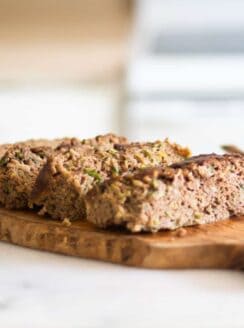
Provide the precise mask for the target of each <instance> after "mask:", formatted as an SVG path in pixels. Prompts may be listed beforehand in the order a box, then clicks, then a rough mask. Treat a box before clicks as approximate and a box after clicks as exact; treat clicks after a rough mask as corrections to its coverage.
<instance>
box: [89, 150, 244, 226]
mask: <svg viewBox="0 0 244 328" xmlns="http://www.w3.org/2000/svg"><path fill="white" fill-rule="evenodd" d="M85 204H86V213H87V220H88V221H90V222H92V223H94V224H95V225H97V226H99V227H103V228H105V227H109V226H124V227H126V228H127V229H128V230H130V231H132V232H138V231H151V232H155V231H158V230H161V229H169V230H173V229H176V228H179V227H183V226H190V225H196V224H204V223H210V222H215V221H219V220H223V219H227V218H230V217H232V216H234V215H243V214H244V156H242V155H234V154H233V155H222V156H221V155H215V154H212V155H205V156H199V157H193V158H191V159H189V160H185V161H183V162H180V163H176V164H173V165H171V166H170V167H166V168H162V167H158V168H151V169H145V170H142V171H141V172H139V173H136V174H132V175H128V176H124V177H119V178H115V179H111V180H110V181H107V182H105V183H103V184H101V185H97V186H95V187H94V188H93V190H91V191H90V192H89V193H88V194H87V197H86V200H85Z"/></svg>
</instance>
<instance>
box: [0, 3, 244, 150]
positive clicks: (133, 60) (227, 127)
mask: <svg viewBox="0 0 244 328" xmlns="http://www.w3.org/2000/svg"><path fill="white" fill-rule="evenodd" d="M0 113H1V118H0V142H1V143H3V142H11V141H16V140H20V139H27V138H39V137H48V138H53V137H58V136H64V135H66V136H77V137H90V136H93V135H96V134H101V133H105V132H109V131H112V132H116V133H119V134H124V135H126V136H128V137H129V138H130V139H132V140H149V139H151V140H154V139H159V138H164V137H167V136H168V137H170V139H171V140H173V141H177V142H179V143H181V144H183V145H184V144H185V145H189V146H190V147H191V148H192V149H193V152H194V153H199V152H212V151H215V152H219V151H220V148H219V145H220V144H223V143H232V144H236V145H237V146H239V147H243V148H244V1H243V0H231V1H230V0H197V1H196V0H184V1H182V0H137V1H136V0H134V1H133V0H89V1H85V0H69V1H68V0H59V1H55V0H42V1H36V0H21V1H18V0H0Z"/></svg>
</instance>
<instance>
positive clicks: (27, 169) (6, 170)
mask: <svg viewBox="0 0 244 328" xmlns="http://www.w3.org/2000/svg"><path fill="white" fill-rule="evenodd" d="M51 152H52V148H51V147H30V146H27V145H24V144H17V145H13V146H11V147H9V148H8V150H7V151H6V153H5V155H4V156H2V158H1V159H0V203H1V204H2V205H4V206H5V207H6V208H9V209H20V208H27V207H28V206H30V204H29V197H30V194H31V191H32V188H33V185H34V183H35V179H36V177H37V175H38V173H39V171H40V169H41V167H42V166H43V164H44V163H45V161H46V158H47V156H49V155H50V154H51Z"/></svg>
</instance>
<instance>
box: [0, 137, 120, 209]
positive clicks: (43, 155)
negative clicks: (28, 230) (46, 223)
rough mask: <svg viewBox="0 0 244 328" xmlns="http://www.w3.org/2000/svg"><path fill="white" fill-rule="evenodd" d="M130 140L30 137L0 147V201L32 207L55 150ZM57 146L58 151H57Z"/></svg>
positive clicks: (7, 204) (118, 138) (12, 207)
mask: <svg viewBox="0 0 244 328" xmlns="http://www.w3.org/2000/svg"><path fill="white" fill-rule="evenodd" d="M114 142H126V139H125V138H124V137H119V136H116V135H114V134H106V135H104V136H97V137H95V138H91V139H84V140H79V139H76V138H62V139H55V140H46V139H39V140H27V141H24V142H19V143H16V144H13V145H10V144H6V145H2V146H0V155H1V154H2V156H1V159H0V204H1V205H4V206H5V207H6V208H9V209H24V208H27V207H32V206H33V204H32V202H31V201H30V194H31V192H32V189H33V186H34V183H35V180H36V178H37V176H38V174H39V172H40V170H41V168H42V167H43V165H44V164H45V163H46V161H47V158H48V157H49V156H50V155H51V154H52V153H53V152H54V151H55V153H59V152H62V151H63V149H66V148H67V147H68V148H69V149H70V148H72V147H77V146H82V145H83V144H89V145H92V146H93V147H95V145H103V144H110V143H114ZM54 149H55V150H54Z"/></svg>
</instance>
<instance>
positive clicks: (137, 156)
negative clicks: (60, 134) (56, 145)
mask: <svg viewBox="0 0 244 328" xmlns="http://www.w3.org/2000/svg"><path fill="white" fill-rule="evenodd" d="M189 153H190V152H189V150H188V149H186V148H182V147H180V146H178V145H176V144H171V143H170V142H169V141H168V140H165V141H163V142H162V141H157V142H154V143H142V144H140V143H132V144H127V145H118V144H115V145H113V144H110V145H108V144H105V145H97V146H96V147H94V146H91V145H89V144H84V145H83V146H82V147H81V146H77V147H74V146H72V147H63V148H62V149H59V152H58V153H55V154H54V155H53V156H52V158H50V159H49V160H48V162H47V163H46V164H45V166H44V167H43V169H42V170H41V172H40V174H39V176H38V178H37V181H36V184H35V186H34V189H33V193H32V201H33V202H34V203H35V204H36V205H38V206H42V209H41V211H40V214H45V213H47V214H49V215H50V216H51V217H52V218H54V219H65V218H68V219H71V220H75V219H82V218H85V207H84V196H85V195H86V194H87V192H88V191H89V190H90V189H91V188H92V187H93V186H94V185H96V184H100V183H102V182H103V181H105V180H107V179H109V178H111V177H113V176H118V175H123V174H125V173H127V172H133V171H134V170H136V169H140V168H145V167H151V166H154V165H159V164H160V165H169V164H172V163H174V162H177V161H181V160H183V159H184V158H186V157H187V156H189Z"/></svg>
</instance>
